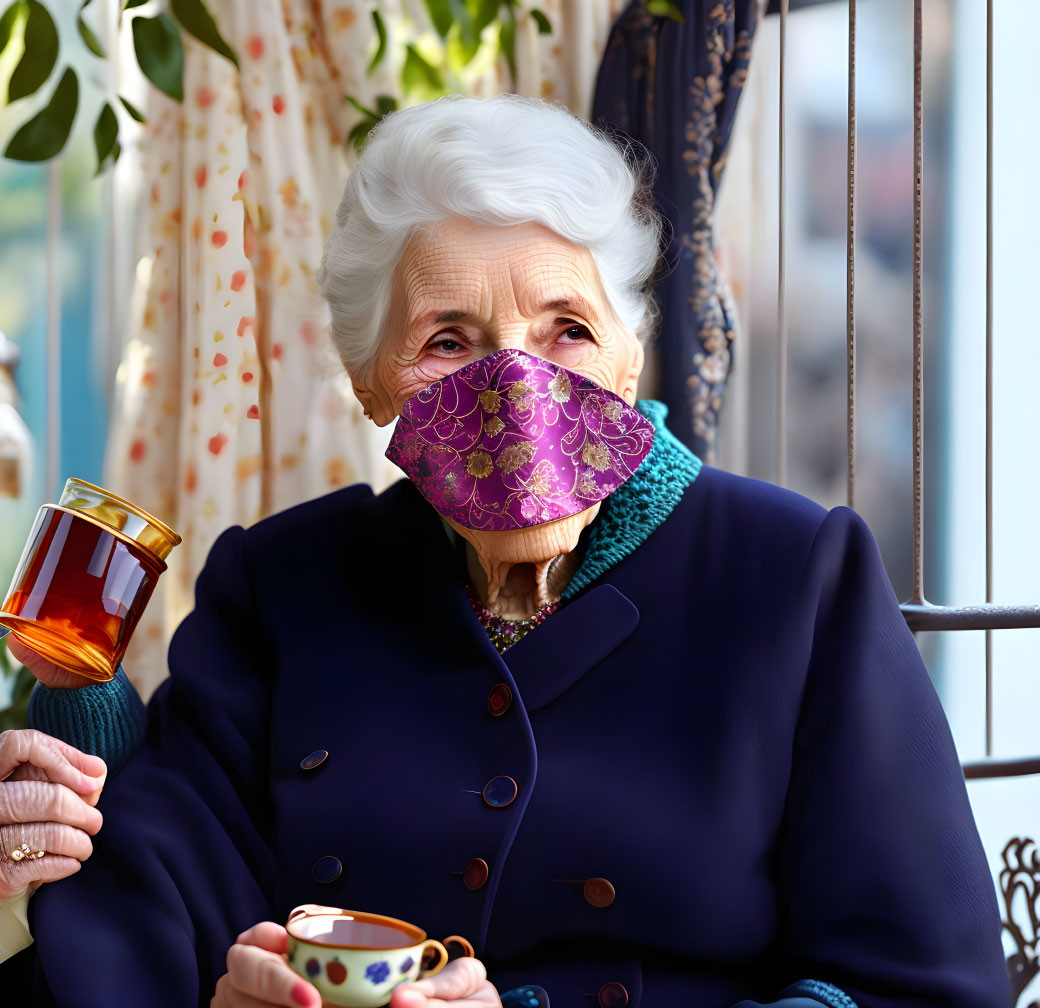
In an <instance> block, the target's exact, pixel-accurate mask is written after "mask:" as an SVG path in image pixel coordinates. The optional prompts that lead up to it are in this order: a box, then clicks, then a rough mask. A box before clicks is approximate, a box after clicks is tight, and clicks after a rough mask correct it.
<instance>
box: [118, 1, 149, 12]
mask: <svg viewBox="0 0 1040 1008" xmlns="http://www.w3.org/2000/svg"><path fill="white" fill-rule="evenodd" d="M146 3H148V0H126V3H125V4H123V10H131V9H133V8H134V7H143V6H144V5H145V4H146Z"/></svg>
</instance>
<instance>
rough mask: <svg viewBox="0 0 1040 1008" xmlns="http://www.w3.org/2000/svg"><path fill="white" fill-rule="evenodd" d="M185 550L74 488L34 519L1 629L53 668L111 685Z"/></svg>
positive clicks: (80, 483) (85, 487) (106, 497)
mask: <svg viewBox="0 0 1040 1008" xmlns="http://www.w3.org/2000/svg"><path fill="white" fill-rule="evenodd" d="M180 541H181V537H180V536H179V535H177V533H176V532H174V531H173V529H171V528H169V527H168V526H167V525H164V524H163V523H162V522H161V521H159V520H158V519H156V518H153V517H152V516H151V515H150V514H148V513H147V512H146V511H142V510H141V509H140V508H139V507H136V506H135V505H133V504H131V503H130V502H129V501H125V500H123V499H122V498H121V497H117V496H116V495H115V494H113V493H109V492H108V491H107V490H102V489H101V487H96V486H94V485H93V484H92V483H87V482H85V481H84V480H77V479H70V480H69V481H68V482H67V483H66V484H65V489H64V490H63V491H62V494H61V497H60V499H59V500H58V503H57V504H44V505H43V507H41V508H40V510H39V512H38V513H37V515H36V521H35V522H34V524H33V527H32V531H31V532H30V533H29V539H28V542H27V543H26V545H25V549H24V551H23V552H22V558H21V560H20V561H19V563H18V567H17V568H16V570H15V573H14V578H13V579H12V581H11V587H10V590H9V591H8V593H7V598H6V599H5V601H4V605H3V609H2V610H0V624H2V625H4V626H6V627H9V628H10V630H11V632H12V633H13V634H14V635H15V636H16V637H17V638H18V639H19V640H21V641H22V642H23V643H24V644H26V645H27V646H28V647H31V648H32V649H33V650H34V651H36V652H38V653H39V654H41V655H43V656H44V657H46V658H49V659H50V660H51V661H52V662H54V663H55V664H56V665H60V666H61V667H62V668H66V669H69V670H70V671H72V672H77V673H79V674H80V675H82V676H85V677H87V678H88V679H93V680H95V681H97V682H107V681H108V680H109V679H111V678H112V677H113V676H114V675H115V673H116V669H117V668H118V667H119V663H120V662H121V661H122V660H123V655H124V654H125V652H126V648H127V645H128V644H129V643H130V637H131V635H132V634H133V632H134V628H135V627H136V626H137V623H138V621H139V620H140V618H141V613H143V612H144V608H145V606H146V605H147V604H148V600H149V598H151V595H152V591H153V590H154V589H155V585H156V582H157V581H158V580H159V575H160V574H162V572H163V571H164V570H166V557H167V556H169V554H170V551H171V550H172V549H173V548H174V547H175V546H176V545H177V544H178V543H179V542H180Z"/></svg>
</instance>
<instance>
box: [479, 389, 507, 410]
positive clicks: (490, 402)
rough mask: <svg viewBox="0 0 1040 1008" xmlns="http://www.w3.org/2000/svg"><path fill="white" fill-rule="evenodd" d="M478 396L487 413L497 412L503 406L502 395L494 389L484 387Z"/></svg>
mask: <svg viewBox="0 0 1040 1008" xmlns="http://www.w3.org/2000/svg"><path fill="white" fill-rule="evenodd" d="M478 398H479V402H480V405H481V408H482V409H483V410H484V412H485V413H497V412H498V411H499V410H500V409H501V408H502V397H501V396H500V395H499V394H498V393H497V392H496V391H495V390H494V389H484V391H483V392H481V393H480V396H479V397H478Z"/></svg>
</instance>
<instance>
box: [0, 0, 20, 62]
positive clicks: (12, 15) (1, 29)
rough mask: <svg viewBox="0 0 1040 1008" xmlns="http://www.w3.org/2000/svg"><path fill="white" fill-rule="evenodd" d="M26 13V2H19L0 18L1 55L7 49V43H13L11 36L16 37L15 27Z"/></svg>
mask: <svg viewBox="0 0 1040 1008" xmlns="http://www.w3.org/2000/svg"><path fill="white" fill-rule="evenodd" d="M24 11H25V2H24V0H17V2H16V3H13V4H11V6H10V7H8V8H7V10H5V11H4V13H3V15H2V16H0V53H2V52H3V51H4V50H5V49H6V48H7V43H8V42H10V41H11V36H12V35H14V26H15V25H16V24H17V23H18V19H19V17H21V15H22V14H23V13H24Z"/></svg>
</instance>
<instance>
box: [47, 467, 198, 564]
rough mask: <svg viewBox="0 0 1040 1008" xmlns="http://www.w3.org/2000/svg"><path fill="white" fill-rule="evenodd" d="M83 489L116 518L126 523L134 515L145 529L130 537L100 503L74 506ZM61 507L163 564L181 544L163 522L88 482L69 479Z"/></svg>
mask: <svg viewBox="0 0 1040 1008" xmlns="http://www.w3.org/2000/svg"><path fill="white" fill-rule="evenodd" d="M80 489H82V490H86V491H90V492H91V493H93V494H97V495H99V496H100V497H101V502H102V504H108V505H110V506H112V505H114V507H115V510H116V517H122V518H124V519H125V518H127V517H129V516H130V515H133V516H134V517H135V518H137V519H138V520H139V522H143V523H144V525H143V527H141V528H138V529H137V531H136V533H135V534H130V533H129V532H128V531H127V530H126V529H125V528H124V526H123V524H119V525H114V524H113V523H112V521H111V514H110V513H106V512H107V511H108V510H109V509H106V508H105V507H103V506H99V504H98V502H90V501H89V500H88V501H87V502H86V503H85V504H79V505H77V504H75V503H73V501H74V500H75V497H76V492H77V490H80ZM58 506H59V507H60V508H62V509H65V508H67V509H69V510H72V511H79V512H82V513H83V514H85V515H90V516H92V517H93V518H94V519H96V520H97V521H99V522H101V523H102V524H104V525H107V526H109V527H110V528H112V530H113V531H114V532H116V533H118V534H119V535H122V536H125V537H126V538H128V539H131V540H133V541H135V542H137V544H138V545H140V546H143V547H145V548H146V549H148V550H149V551H150V552H152V553H154V554H155V555H156V556H158V557H159V559H160V560H165V559H166V557H167V556H169V554H170V552H171V551H172V550H173V548H174V547H175V546H177V545H179V544H180V542H181V537H180V536H179V535H178V534H177V533H176V532H174V530H173V529H172V528H170V526H169V525H167V524H166V523H165V522H162V521H160V520H159V519H158V518H156V517H155V516H154V515H152V514H149V513H148V512H147V511H145V510H144V509H143V508H140V507H138V506H137V505H136V504H132V503H131V502H130V501H128V500H126V499H125V498H123V497H120V496H119V495H118V494H114V493H112V491H111V490H106V489H105V488H104V487H99V486H97V485H96V484H94V483H90V482H88V481H87V480H83V479H77V478H75V477H72V478H70V479H68V480H67V481H66V483H65V488H64V490H62V493H61V497H60V498H59V499H58ZM124 524H125V523H124Z"/></svg>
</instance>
